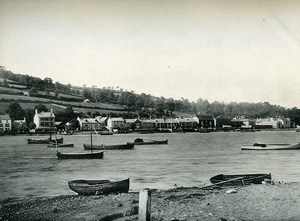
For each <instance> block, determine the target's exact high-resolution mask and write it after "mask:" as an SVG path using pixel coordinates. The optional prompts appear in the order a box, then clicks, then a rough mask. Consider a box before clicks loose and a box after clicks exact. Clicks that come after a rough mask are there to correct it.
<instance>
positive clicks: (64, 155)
mask: <svg viewBox="0 0 300 221" xmlns="http://www.w3.org/2000/svg"><path fill="white" fill-rule="evenodd" d="M56 156H57V158H58V159H60V160H63V159H103V152H96V153H61V152H59V151H57V153H56Z"/></svg>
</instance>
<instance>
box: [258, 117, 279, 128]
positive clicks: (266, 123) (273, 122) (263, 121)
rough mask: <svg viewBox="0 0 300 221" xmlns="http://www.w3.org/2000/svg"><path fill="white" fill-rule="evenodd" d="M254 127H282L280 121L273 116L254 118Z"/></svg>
mask: <svg viewBox="0 0 300 221" xmlns="http://www.w3.org/2000/svg"><path fill="white" fill-rule="evenodd" d="M256 128H273V129H279V128H282V122H281V121H280V120H279V119H275V118H272V117H271V118H260V119H256Z"/></svg>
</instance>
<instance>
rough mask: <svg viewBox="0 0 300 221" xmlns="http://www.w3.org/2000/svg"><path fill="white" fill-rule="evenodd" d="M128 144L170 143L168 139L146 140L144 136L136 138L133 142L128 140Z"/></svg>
mask: <svg viewBox="0 0 300 221" xmlns="http://www.w3.org/2000/svg"><path fill="white" fill-rule="evenodd" d="M127 144H134V145H154V144H168V139H167V140H144V139H142V138H136V139H135V140H134V141H133V142H127Z"/></svg>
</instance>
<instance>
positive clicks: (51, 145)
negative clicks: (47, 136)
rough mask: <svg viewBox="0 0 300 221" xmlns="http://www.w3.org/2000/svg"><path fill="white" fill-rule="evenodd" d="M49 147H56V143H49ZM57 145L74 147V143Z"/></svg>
mask: <svg viewBox="0 0 300 221" xmlns="http://www.w3.org/2000/svg"><path fill="white" fill-rule="evenodd" d="M48 147H49V148H56V144H49V145H48ZM57 147H58V148H59V147H74V144H73V143H71V144H57Z"/></svg>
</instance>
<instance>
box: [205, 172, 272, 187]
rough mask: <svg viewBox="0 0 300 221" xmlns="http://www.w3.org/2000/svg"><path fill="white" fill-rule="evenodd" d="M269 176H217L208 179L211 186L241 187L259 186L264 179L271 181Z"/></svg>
mask: <svg viewBox="0 0 300 221" xmlns="http://www.w3.org/2000/svg"><path fill="white" fill-rule="evenodd" d="M271 178H272V177H271V174H270V173H269V174H238V175H224V174H219V175H216V176H213V177H212V178H210V182H211V183H213V184H216V185H217V184H220V185H227V186H241V185H246V184H261V183H262V182H263V181H264V180H265V179H268V180H271Z"/></svg>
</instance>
